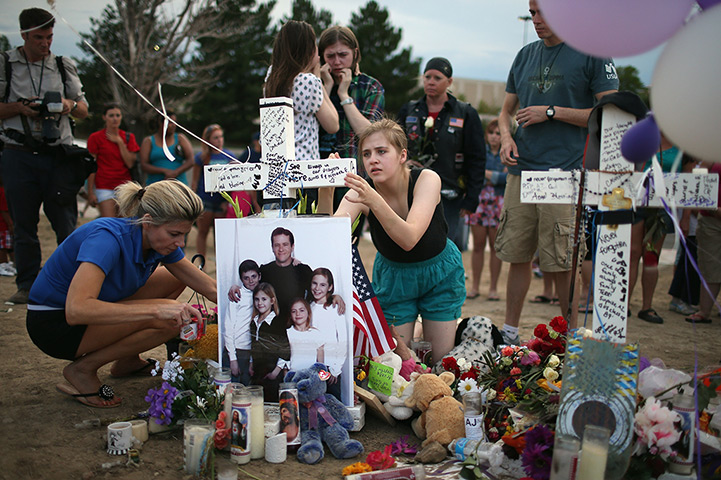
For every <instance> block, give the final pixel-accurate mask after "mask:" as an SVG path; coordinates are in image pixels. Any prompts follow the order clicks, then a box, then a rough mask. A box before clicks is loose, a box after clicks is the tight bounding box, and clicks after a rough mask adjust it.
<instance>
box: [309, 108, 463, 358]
mask: <svg viewBox="0 0 721 480" xmlns="http://www.w3.org/2000/svg"><path fill="white" fill-rule="evenodd" d="M406 147H407V139H406V135H405V132H404V131H403V129H402V128H401V127H400V126H399V125H398V124H397V123H395V122H393V121H392V120H388V119H383V120H380V121H378V122H375V123H371V125H370V126H369V127H368V128H367V129H365V130H364V131H363V132H362V133H361V134H360V135H359V136H358V151H359V152H360V154H361V157H362V159H363V165H364V166H365V169H366V172H367V174H368V177H369V180H368V181H366V180H364V179H363V178H362V177H360V176H359V175H356V174H353V173H349V174H347V175H346V177H345V186H346V187H348V188H349V189H350V190H349V191H348V193H346V195H345V197H343V201H342V202H341V204H340V206H339V207H338V210H337V211H336V212H335V215H336V216H340V215H348V216H350V218H351V219H355V218H356V217H357V216H358V215H359V214H365V215H367V217H368V224H369V226H370V231H371V237H372V239H373V244H374V245H375V247H376V249H377V250H378V253H377V254H376V259H375V262H374V264H373V289H374V290H375V292H376V296H377V297H378V301H379V302H380V305H381V308H382V309H383V313H384V314H385V317H386V319H387V321H388V323H389V324H390V325H395V327H396V330H397V331H398V333H399V334H400V336H401V338H403V340H404V341H405V342H406V344H410V341H411V339H412V337H413V327H414V324H415V320H416V318H417V316H418V315H421V318H422V320H423V332H424V336H425V338H426V339H427V340H429V341H430V342H431V344H432V346H433V363H436V362H438V361H440V360H441V359H442V358H443V356H444V355H445V354H447V353H448V352H449V351H450V350H451V348H452V347H453V341H454V336H455V330H456V320H457V319H458V318H459V317H460V315H461V306H462V305H463V302H464V300H465V297H466V289H465V275H464V270H463V263H462V260H461V253H460V251H459V250H458V248H457V247H456V246H455V244H453V242H450V241H448V240H447V238H446V233H447V231H448V225H447V224H446V221H445V219H444V217H443V207H442V205H441V179H440V177H439V176H438V174H436V173H435V172H433V171H432V170H428V169H423V170H420V169H412V170H411V169H409V168H408V166H407V165H406V160H407V155H408V153H407V150H406ZM334 156H335V157H336V158H338V155H337V154H335V155H334ZM331 205H332V189H330V188H327V189H323V190H322V195H321V202H320V208H319V210H320V211H323V212H326V213H330V212H331V211H332V206H331Z"/></svg>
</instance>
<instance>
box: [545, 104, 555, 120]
mask: <svg viewBox="0 0 721 480" xmlns="http://www.w3.org/2000/svg"><path fill="white" fill-rule="evenodd" d="M555 115H556V107H554V106H553V105H551V106H550V107H548V108H547V109H546V116H547V117H548V120H553V117H554V116H555Z"/></svg>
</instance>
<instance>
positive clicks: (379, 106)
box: [320, 73, 386, 175]
mask: <svg viewBox="0 0 721 480" xmlns="http://www.w3.org/2000/svg"><path fill="white" fill-rule="evenodd" d="M384 92H385V91H384V90H383V85H381V84H380V82H379V81H378V80H376V79H375V78H373V77H371V76H368V75H366V74H365V73H361V74H360V75H356V76H354V77H353V79H352V80H351V82H350V86H349V87H348V94H349V95H350V96H351V97H352V98H353V100H354V101H355V105H356V107H357V108H358V110H360V112H361V113H362V114H363V116H364V117H366V118H367V119H368V120H370V121H374V120H378V119H380V118H381V116H382V115H383V111H384V109H385V103H386V100H385V96H384ZM330 99H331V101H332V102H333V105H335V108H336V110H337V111H338V119H339V120H340V128H339V129H338V132H336V133H333V134H330V133H326V132H325V131H323V129H322V128H321V137H320V156H321V157H323V158H326V157H327V156H328V155H330V154H331V153H333V152H338V153H339V154H340V156H341V158H356V154H357V146H356V143H355V137H356V133H355V132H354V131H353V128H352V127H351V125H350V122H348V119H347V118H346V116H345V112H344V111H343V107H342V106H341V104H340V98H339V97H338V86H337V85H334V86H333V89H332V90H331V92H330ZM363 173H365V172H364V168H363V162H362V161H358V174H359V175H362V174H363Z"/></svg>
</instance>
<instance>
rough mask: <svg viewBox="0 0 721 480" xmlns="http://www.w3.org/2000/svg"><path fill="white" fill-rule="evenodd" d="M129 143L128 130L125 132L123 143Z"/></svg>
mask: <svg viewBox="0 0 721 480" xmlns="http://www.w3.org/2000/svg"><path fill="white" fill-rule="evenodd" d="M128 143H130V132H125V144H126V145H127V144H128Z"/></svg>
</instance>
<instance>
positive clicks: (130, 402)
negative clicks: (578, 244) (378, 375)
mask: <svg viewBox="0 0 721 480" xmlns="http://www.w3.org/2000/svg"><path fill="white" fill-rule="evenodd" d="M92 214H93V212H92V211H89V212H87V213H86V215H87V216H86V217H85V218H83V219H82V221H88V220H89V218H90V217H92ZM40 229H41V237H40V238H41V244H42V248H43V255H44V257H45V258H47V256H48V255H49V254H50V253H52V249H53V248H54V247H55V244H54V238H55V237H54V234H53V232H52V230H51V229H50V226H49V224H48V223H47V221H45V220H43V221H42V222H41V227H40ZM188 243H189V248H188V249H187V253H188V254H189V256H190V255H192V254H193V253H194V246H195V237H194V234H193V233H191V235H190V239H189V242H188ZM209 248H213V247H212V240H211V245H209ZM374 254H375V252H374V249H373V246H372V244H370V242H369V241H367V240H362V242H361V256H362V258H363V260H364V262H365V263H366V266H368V267H369V271H370V264H371V263H372V260H373V256H374ZM463 259H464V264H465V265H466V268H467V269H468V270H470V252H465V253H464V254H463ZM208 260H209V261H208V265H207V267H206V271H207V272H208V273H209V274H210V275H213V274H214V263H213V260H214V257H213V256H211V257H210V258H209V259H208ZM672 260H673V252H671V251H666V252H664V255H662V265H661V267H660V280H659V284H658V288H657V289H656V294H655V296H654V307H655V308H656V309H657V310H658V312H659V314H660V315H662V316H663V317H664V319H665V323H664V324H663V325H658V326H656V325H651V324H648V323H645V322H643V321H641V320H639V319H638V318H636V317H635V316H634V317H632V318H630V319H629V325H628V338H629V340H630V341H635V342H639V343H640V345H641V354H642V355H644V356H646V357H649V358H654V357H659V358H661V359H662V360H663V361H664V362H665V363H666V365H667V366H669V367H673V368H678V369H681V370H684V371H687V372H692V371H693V368H694V364H695V363H696V364H697V365H698V366H699V368H703V367H704V366H706V365H718V362H719V360H720V359H721V339H720V338H721V335H719V333H720V332H719V323H720V322H721V320H719V318H718V315H717V314H716V315H713V316H712V318H713V323H712V324H710V325H698V326H696V327H695V329H694V327H693V326H692V325H690V324H688V323H686V322H684V320H683V317H682V316H681V315H679V314H676V313H672V312H670V311H668V310H667V307H668V303H669V300H670V298H669V296H668V295H667V293H666V292H667V290H668V286H669V284H670V281H671V277H672V270H673V266H672V264H671V262H672ZM505 274H506V268H504V270H503V272H502V275H501V281H500V284H499V287H500V292H499V293H500V296H501V301H500V302H489V301H487V300H485V298H486V296H487V293H488V271H487V270H486V271H485V272H484V275H483V281H482V289H481V296H479V297H478V298H476V299H473V300H468V301H466V304H465V306H464V308H463V315H464V316H468V315H475V314H481V315H485V316H488V317H490V318H491V319H492V320H493V321H494V323H495V324H496V325H498V326H501V325H502V323H503V316H504V311H505V301H504V299H505V292H504V291H505V281H506V277H505ZM468 286H470V285H468ZM14 292H15V283H14V278H10V277H0V299H5V298H8V297H9V296H10V295H12V294H13V293H14ZM541 292H542V281H541V280H540V279H537V278H535V277H534V279H533V281H532V284H531V290H530V292H529V296H528V298H532V297H533V296H535V295H537V294H540V293H541ZM189 296H190V294H189V292H186V294H185V295H184V296H183V297H182V298H188V297H189ZM640 303H641V297H640V288H638V289H637V290H636V292H635V293H634V296H633V298H632V302H631V309H632V311H633V312H634V314H635V313H637V312H638V310H639V309H640ZM25 312H26V309H25V306H23V305H16V306H9V305H3V304H2V303H0V322H1V323H0V325H2V327H3V328H2V330H3V331H2V334H1V335H0V359H1V360H2V361H1V362H0V378H2V384H1V385H2V387H1V388H0V408H2V411H3V412H4V413H3V414H1V417H2V419H1V420H0V421H1V422H2V431H3V433H2V435H0V479H13V480H14V479H77V478H83V479H90V478H122V479H146V478H156V479H178V478H190V477H186V476H185V475H184V473H183V471H182V465H183V451H182V432H180V431H179V432H177V433H174V434H165V435H154V436H151V438H150V440H149V441H148V442H146V444H145V445H144V446H143V449H142V451H141V454H140V457H141V464H140V466H138V467H132V466H112V467H109V468H107V465H106V466H105V467H104V466H103V464H108V463H113V462H116V461H117V460H118V459H119V458H120V457H114V456H110V455H108V454H107V453H106V452H105V435H106V425H107V424H108V423H111V422H113V421H116V420H118V419H122V418H128V417H131V416H133V415H134V414H136V413H138V412H141V411H143V410H145V409H146V408H147V403H146V402H145V401H144V396H145V394H146V392H147V390H148V389H149V388H152V387H156V386H157V385H158V384H159V382H158V380H157V378H153V377H149V378H128V379H111V378H110V375H109V368H108V367H104V368H103V369H102V370H101V371H100V377H101V380H102V381H106V382H107V383H110V384H112V385H113V387H114V388H115V391H116V392H117V394H119V395H120V396H121V397H122V398H123V404H122V405H121V406H120V407H119V408H116V409H108V410H99V409H92V408H88V407H85V406H83V405H81V404H79V403H77V402H75V401H73V400H71V399H70V398H68V397H66V396H63V395H61V394H60V393H58V392H57V391H56V390H55V385H56V384H57V383H58V382H60V381H61V380H62V375H61V371H62V368H63V367H64V366H65V364H66V362H65V361H62V360H56V359H53V358H50V357H48V356H46V355H44V354H43V353H41V352H40V351H39V350H38V349H37V348H36V347H35V346H34V345H33V344H32V343H31V341H30V339H29V337H28V335H27V332H26V330H25ZM558 314H559V309H558V307H552V306H549V305H537V304H530V303H526V305H524V310H523V317H522V323H521V327H522V328H521V339H523V340H527V339H528V338H529V337H530V335H531V333H532V331H533V327H534V326H535V325H536V324H537V323H539V322H546V323H547V322H548V321H549V320H550V319H551V318H552V317H553V316H555V315H558ZM579 322H580V323H582V322H583V318H581V319H580V320H579ZM589 322H590V318H589ZM164 354H165V350H164V348H156V349H155V350H153V351H151V352H149V353H148V354H147V355H146V356H151V357H154V358H157V359H161V358H163V357H164ZM96 418H97V419H99V420H100V421H101V422H102V425H101V426H99V427H90V428H77V427H76V425H77V424H80V423H82V422H83V421H85V420H91V419H96ZM406 434H411V435H412V433H411V429H410V425H409V424H408V423H401V424H399V425H397V426H396V427H390V426H388V425H386V424H385V423H383V422H382V421H381V420H379V419H377V418H375V417H374V416H373V415H370V414H367V415H366V426H365V428H363V430H362V431H360V432H358V433H353V434H352V435H351V436H352V437H353V438H356V439H358V440H360V441H361V442H362V443H363V444H364V446H365V450H366V452H370V451H372V450H377V449H382V448H383V447H384V446H385V445H386V444H388V443H390V442H391V441H393V440H395V439H397V438H398V437H399V436H401V435H406ZM219 456H220V460H219V461H221V462H222V461H227V460H226V459H227V453H223V454H220V455H219ZM364 458H365V457H363V458H359V459H357V460H363V459H364ZM349 463H352V462H350V461H348V460H336V459H335V458H333V457H332V455H330V454H329V453H327V456H326V458H325V459H324V460H323V461H322V462H321V463H320V464H318V465H315V466H308V465H302V464H300V463H298V462H297V461H296V460H295V458H293V457H292V456H289V458H288V460H287V461H286V462H285V463H283V464H279V465H274V464H269V463H266V462H265V460H255V461H253V462H251V463H250V464H248V465H246V466H244V468H243V469H244V471H245V472H247V473H248V474H252V475H253V477H251V476H250V475H246V473H244V472H241V473H240V476H239V478H256V479H262V480H266V479H274V478H285V479H303V478H308V479H311V478H313V479H326V478H327V479H338V478H341V475H340V472H341V469H342V468H343V467H344V466H345V465H347V464H349Z"/></svg>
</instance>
